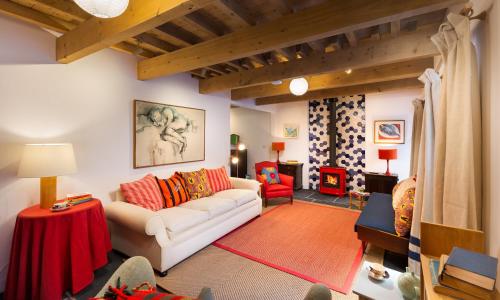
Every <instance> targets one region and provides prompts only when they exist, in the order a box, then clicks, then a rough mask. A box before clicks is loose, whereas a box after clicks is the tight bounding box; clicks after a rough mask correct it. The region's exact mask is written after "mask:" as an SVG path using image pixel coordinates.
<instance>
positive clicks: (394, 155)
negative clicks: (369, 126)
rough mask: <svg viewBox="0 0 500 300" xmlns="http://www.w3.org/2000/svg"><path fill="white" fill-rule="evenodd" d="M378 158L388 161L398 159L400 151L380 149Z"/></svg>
mask: <svg viewBox="0 0 500 300" xmlns="http://www.w3.org/2000/svg"><path fill="white" fill-rule="evenodd" d="M378 158H379V159H386V160H393V159H398V149H378Z"/></svg>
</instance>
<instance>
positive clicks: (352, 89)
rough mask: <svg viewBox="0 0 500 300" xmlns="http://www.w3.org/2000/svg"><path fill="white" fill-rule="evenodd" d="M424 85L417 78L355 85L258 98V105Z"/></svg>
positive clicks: (256, 101)
mask: <svg viewBox="0 0 500 300" xmlns="http://www.w3.org/2000/svg"><path fill="white" fill-rule="evenodd" d="M422 87H423V84H422V83H421V82H420V81H419V80H418V79H417V78H409V79H399V80H394V81H386V82H376V83H369V84H361V85H353V86H346V87H340V88H333V89H325V90H317V91H311V92H307V93H306V94H305V95H303V96H293V95H292V96H290V95H283V96H273V97H266V98H257V99H256V100H255V104H256V105H267V104H279V103H287V102H297V101H307V100H317V99H324V98H331V97H340V96H348V95H357V94H370V93H382V92H388V91H397V90H406V89H417V88H422Z"/></svg>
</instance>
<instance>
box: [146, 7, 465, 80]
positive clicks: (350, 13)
mask: <svg viewBox="0 0 500 300" xmlns="http://www.w3.org/2000/svg"><path fill="white" fill-rule="evenodd" d="M464 1H466V0H411V1H409V0H408V1H401V0H351V1H344V0H330V1H328V2H326V3H324V4H322V5H318V6H314V7H311V8H308V9H305V10H303V11H300V12H297V13H295V14H291V15H287V16H284V17H282V18H279V19H277V20H273V21H270V22H267V23H263V24H258V25H255V26H251V27H248V28H244V29H242V30H240V31H237V32H234V33H231V34H226V35H224V36H221V37H218V38H215V39H212V40H209V41H206V42H203V43H200V44H197V45H194V46H192V47H187V48H183V49H180V50H178V51H175V52H172V53H167V54H163V55H160V56H157V57H154V58H152V59H147V60H144V61H141V62H139V63H138V78H139V79H141V80H147V79H153V78H157V77H160V76H166V75H170V74H175V73H179V72H184V71H189V70H193V69H197V68H200V67H204V66H209V65H214V64H219V63H223V62H224V61H228V60H234V59H238V58H242V57H246V56H251V55H254V54H258V53H263V52H268V51H272V50H274V49H277V48H285V47H289V46H292V45H295V44H299V43H303V42H309V41H313V40H317V39H321V38H325V37H328V36H332V35H335V34H341V33H345V32H348V31H354V30H357V29H359V28H365V27H370V26H374V25H378V24H381V23H386V22H390V21H392V20H397V19H401V18H403V17H405V16H411V15H416V14H423V13H427V12H430V11H435V10H439V9H442V8H444V7H448V6H450V5H452V4H456V3H460V2H464Z"/></svg>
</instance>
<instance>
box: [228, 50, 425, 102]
mask: <svg viewBox="0 0 500 300" xmlns="http://www.w3.org/2000/svg"><path fill="white" fill-rule="evenodd" d="M433 64H434V59H433V58H432V57H429V58H423V59H418V60H411V61H405V62H398V63H393V64H388V65H381V66H376V67H369V68H362V69H358V70H354V71H352V73H351V74H346V72H345V71H337V72H332V73H327V74H321V75H314V76H311V77H309V78H307V81H308V83H309V91H316V90H323V89H331V88H340V87H344V86H352V85H360V84H368V83H376V82H384V81H392V80H397V79H405V78H417V77H418V76H420V75H421V74H422V73H423V72H424V71H425V69H427V68H432V67H433ZM289 85H290V80H289V79H287V80H284V81H283V83H282V84H280V85H273V84H265V85H258V86H251V87H245V88H241V89H234V90H231V99H232V100H243V99H249V98H263V97H270V96H279V95H289V96H292V95H291V94H290V90H289V88H288V86H289ZM292 97H293V96H292Z"/></svg>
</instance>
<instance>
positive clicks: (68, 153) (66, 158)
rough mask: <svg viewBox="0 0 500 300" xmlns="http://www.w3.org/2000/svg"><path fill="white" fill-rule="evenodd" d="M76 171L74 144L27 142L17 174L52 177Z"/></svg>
mask: <svg viewBox="0 0 500 300" xmlns="http://www.w3.org/2000/svg"><path fill="white" fill-rule="evenodd" d="M73 173H76V161H75V155H74V153H73V145H72V144H27V145H25V146H24V152H23V156H22V158H21V163H20V164H19V169H18V171H17V176H19V177H28V178H40V177H51V176H59V175H69V174H73Z"/></svg>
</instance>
